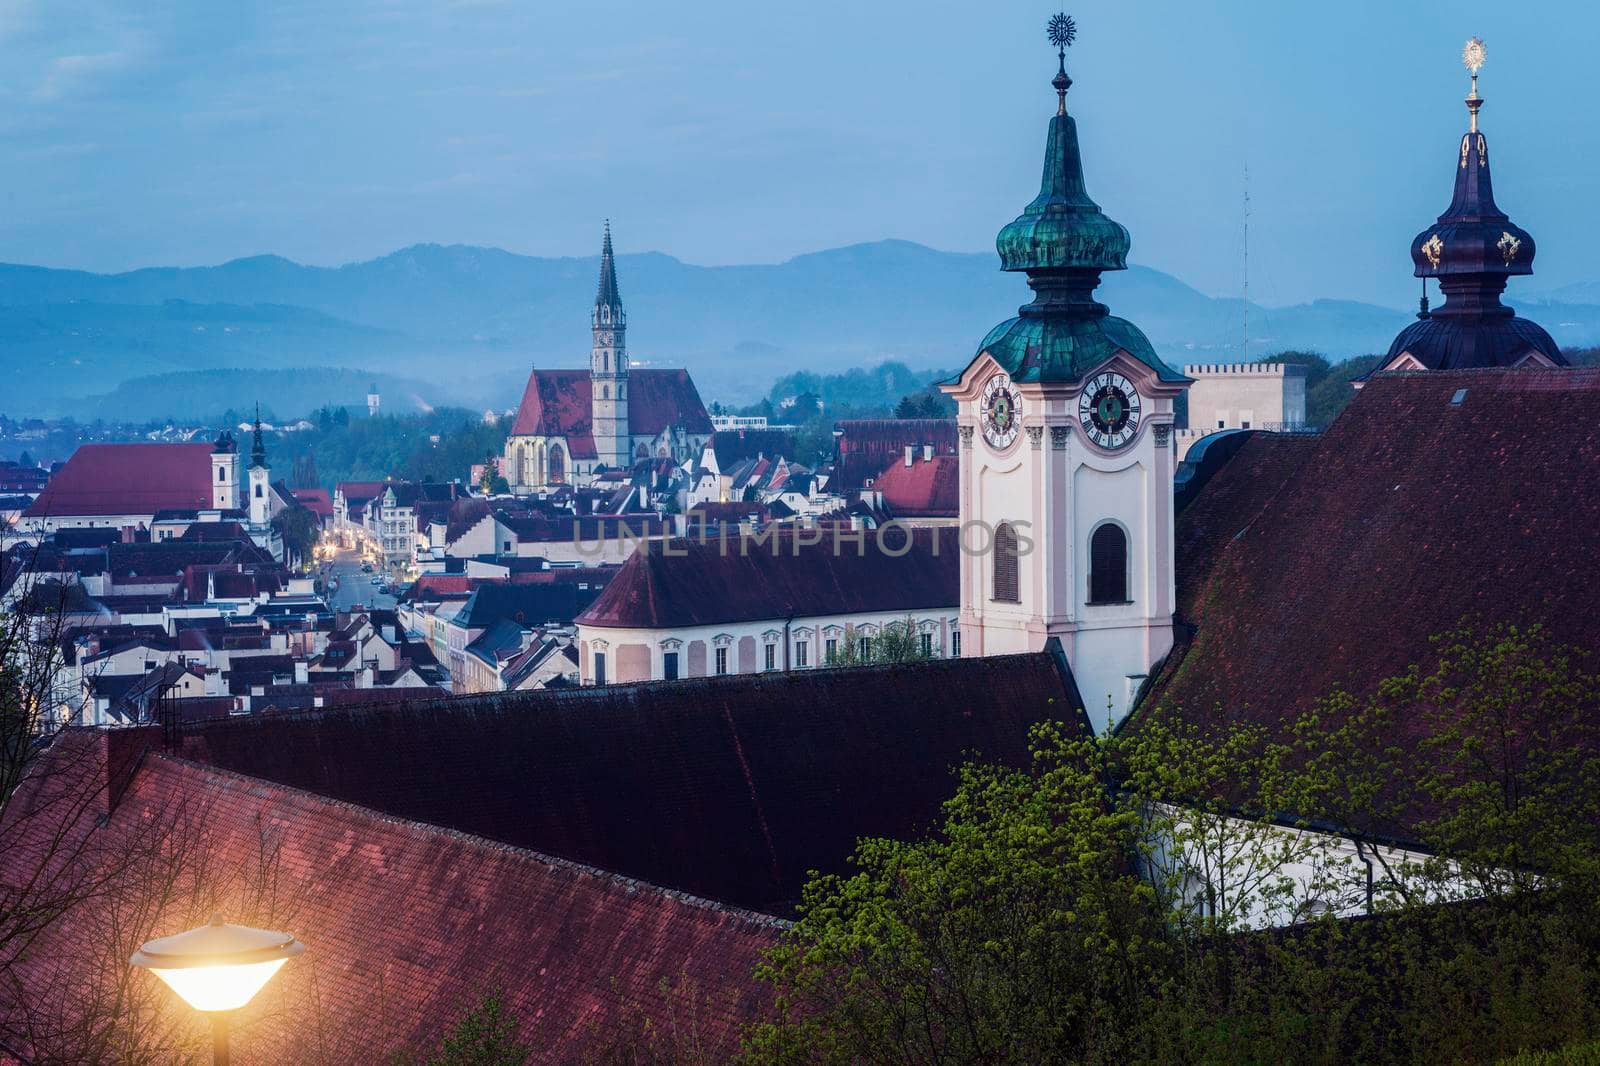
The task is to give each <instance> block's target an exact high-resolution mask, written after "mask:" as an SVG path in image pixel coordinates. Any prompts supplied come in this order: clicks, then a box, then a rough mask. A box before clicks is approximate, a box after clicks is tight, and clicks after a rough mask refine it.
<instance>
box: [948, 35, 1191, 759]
mask: <svg viewBox="0 0 1600 1066" xmlns="http://www.w3.org/2000/svg"><path fill="white" fill-rule="evenodd" d="M1075 36H1076V32H1075V27H1074V26H1073V23H1072V20H1071V19H1069V18H1067V17H1066V16H1065V15H1057V16H1055V18H1053V19H1051V21H1050V39H1051V42H1052V43H1053V44H1055V45H1056V47H1057V52H1058V60H1059V63H1058V68H1057V73H1056V76H1055V80H1054V82H1053V85H1054V86H1055V90H1056V98H1057V107H1056V113H1055V115H1054V116H1053V117H1052V118H1051V120H1050V127H1049V136H1048V139H1047V140H1046V143H1045V159H1044V176H1043V181H1042V182H1041V185H1040V189H1039V195H1038V196H1037V197H1035V198H1034V200H1033V202H1032V203H1030V204H1029V205H1028V206H1027V207H1026V208H1025V209H1024V210H1023V212H1022V214H1021V215H1020V216H1018V217H1017V219H1016V220H1015V221H1013V222H1011V223H1010V224H1009V225H1007V226H1006V227H1005V228H1004V229H1002V230H1001V231H1000V234H999V236H998V237H997V238H996V241H995V244H996V247H997V248H998V250H999V253H1000V263H1001V267H1002V269H1004V270H1010V271H1017V272H1020V273H1024V274H1026V275H1027V278H1028V286H1029V288H1031V289H1032V290H1033V292H1034V299H1033V301H1032V302H1031V303H1028V304H1025V305H1023V306H1022V307H1021V308H1019V309H1018V312H1017V315H1016V317H1014V318H1011V319H1009V320H1007V321H1005V322H1002V323H1001V324H1000V325H998V326H996V327H995V328H994V329H992V330H990V331H989V335H988V336H987V337H985V338H984V339H983V342H982V343H981V344H980V345H979V346H978V352H977V355H976V356H974V358H973V360H972V362H971V363H970V364H969V365H968V366H967V368H966V370H964V371H963V372H962V374H961V376H960V377H959V378H957V379H956V380H955V381H953V382H949V383H947V384H945V385H943V386H941V387H942V388H943V389H944V391H945V392H946V393H948V394H949V395H950V396H951V397H953V398H954V399H955V400H956V401H957V404H958V412H957V425H958V429H959V433H960V437H961V523H962V542H963V552H962V561H961V620H960V626H961V634H962V648H963V651H964V652H965V653H966V654H973V655H1002V654H1008V653H1013V652H1027V651H1038V650H1041V649H1042V648H1043V647H1044V646H1045V644H1046V642H1047V641H1049V640H1050V639H1051V638H1055V639H1056V640H1058V641H1059V642H1060V643H1061V646H1062V648H1063V650H1064V651H1065V652H1066V655H1067V659H1068V661H1069V662H1070V664H1071V666H1072V673H1073V677H1074V679H1075V680H1076V682H1077V686H1078V691H1079V694H1080V695H1081V696H1082V698H1083V702H1084V710H1085V711H1086V712H1087V713H1088V716H1089V719H1090V721H1091V722H1093V723H1094V727H1095V729H1096V730H1097V731H1104V730H1106V729H1107V728H1109V727H1110V726H1112V725H1114V724H1116V723H1117V722H1119V721H1120V720H1121V719H1122V718H1123V717H1124V716H1125V715H1126V714H1127V712H1128V711H1129V709H1130V708H1131V706H1132V702H1133V698H1134V695H1135V694H1136V693H1137V692H1138V689H1139V686H1140V685H1141V684H1142V683H1143V681H1144V679H1145V677H1146V676H1147V675H1148V674H1149V673H1150V671H1151V669H1152V668H1153V667H1154V665H1155V664H1156V663H1158V662H1159V661H1160V660H1161V658H1162V657H1163V656H1165V655H1166V654H1167V652H1168V651H1169V650H1170V649H1171V647H1172V612H1173V604H1174V599H1175V595H1176V591H1175V583H1174V580H1173V558H1174V545H1173V495H1172V493H1173V472H1174V455H1173V444H1172V425H1173V405H1174V402H1175V401H1176V400H1177V398H1178V397H1179V396H1181V395H1183V392H1184V390H1185V389H1186V388H1187V387H1188V386H1189V384H1190V381H1189V379H1188V378H1186V377H1184V376H1183V375H1182V374H1180V373H1178V372H1177V371H1175V370H1173V369H1172V368H1171V367H1169V366H1168V365H1167V364H1166V363H1165V362H1163V361H1162V360H1161V358H1160V356H1158V355H1157V354H1156V352H1155V349H1154V348H1152V347H1151V345H1150V342H1149V340H1148V339H1146V337H1145V335H1144V334H1143V333H1141V332H1140V331H1139V329H1138V327H1136V326H1134V325H1133V324H1132V323H1131V322H1127V321H1125V320H1123V319H1120V318H1116V317H1113V316H1112V315H1111V314H1110V312H1109V309H1108V308H1107V307H1106V306H1105V305H1104V304H1101V303H1098V302H1096V301H1095V299H1094V290H1095V288H1096V286H1098V285H1099V284H1100V274H1101V272H1102V271H1105V270H1124V269H1126V268H1127V255H1128V246H1129V240H1128V231H1127V230H1126V229H1124V228H1123V227H1122V226H1121V225H1120V224H1119V223H1117V222H1115V221H1113V220H1112V219H1110V218H1108V217H1107V216H1106V215H1105V214H1104V213H1103V212H1102V211H1101V210H1100V208H1099V206H1098V205H1096V204H1095V202H1094V201H1093V200H1091V199H1090V198H1089V194H1088V190H1087V189H1086V187H1085V185H1084V180H1083V163H1082V159H1081V158H1080V155H1079V151H1078V131H1077V125H1076V123H1075V122H1074V121H1073V118H1072V116H1071V115H1069V114H1067V90H1068V89H1069V88H1070V87H1071V85H1072V79H1071V78H1069V77H1068V76H1067V72H1066V49H1067V46H1068V45H1070V44H1071V43H1072V41H1073V38H1074V37H1075Z"/></svg>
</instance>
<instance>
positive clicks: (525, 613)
mask: <svg viewBox="0 0 1600 1066" xmlns="http://www.w3.org/2000/svg"><path fill="white" fill-rule="evenodd" d="M597 595H598V592H597V591H596V590H593V589H588V590H583V591H581V592H580V590H579V588H578V586H577V584H576V583H575V582H560V583H557V582H540V583H538V584H531V583H530V584H514V585H513V584H501V583H498V582H485V583H483V584H481V585H479V586H478V587H477V588H476V589H475V590H473V593H472V595H471V596H470V597H469V598H468V599H467V602H466V604H465V605H463V606H462V608H461V610H460V612H459V613H457V614H456V616H455V619H454V622H455V624H456V625H459V626H464V627H467V628H470V629H478V628H487V627H489V626H492V625H494V624H495V623H496V622H499V621H503V620H508V621H512V622H516V623H518V624H519V625H529V626H536V625H543V624H545V623H550V622H553V623H557V624H560V625H570V624H571V622H572V620H573V618H575V617H576V616H577V614H578V612H579V611H580V610H581V609H582V608H583V607H585V606H587V605H588V604H589V603H591V602H593V600H594V598H595V596H597Z"/></svg>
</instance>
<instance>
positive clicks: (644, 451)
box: [633, 441, 650, 459]
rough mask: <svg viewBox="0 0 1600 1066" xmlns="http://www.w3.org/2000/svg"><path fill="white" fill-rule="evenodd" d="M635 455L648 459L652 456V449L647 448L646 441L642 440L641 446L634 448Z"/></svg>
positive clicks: (638, 457)
mask: <svg viewBox="0 0 1600 1066" xmlns="http://www.w3.org/2000/svg"><path fill="white" fill-rule="evenodd" d="M633 457H634V458H635V459H648V458H650V449H649V448H646V447H645V446H644V442H643V441H641V442H640V443H639V446H638V447H637V448H635V449H634V450H633Z"/></svg>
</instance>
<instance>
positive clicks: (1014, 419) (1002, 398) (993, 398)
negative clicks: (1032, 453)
mask: <svg viewBox="0 0 1600 1066" xmlns="http://www.w3.org/2000/svg"><path fill="white" fill-rule="evenodd" d="M1019 400H1020V397H1019V396H1018V395H1017V390H1016V389H1014V388H1012V387H1011V379H1010V378H1008V377H1006V375H1004V374H996V375H995V376H994V377H992V378H990V379H989V381H988V383H987V384H985V385H984V386H983V397H982V398H981V399H980V400H979V401H978V416H979V419H980V420H981V421H982V422H983V439H984V440H986V441H988V442H989V447H991V448H994V449H996V450H998V449H1001V448H1009V447H1011V442H1012V441H1014V440H1016V439H1017V432H1018V429H1019V427H1020V424H1021V423H1020V421H1019V412H1018V410H1017V404H1018V402H1019Z"/></svg>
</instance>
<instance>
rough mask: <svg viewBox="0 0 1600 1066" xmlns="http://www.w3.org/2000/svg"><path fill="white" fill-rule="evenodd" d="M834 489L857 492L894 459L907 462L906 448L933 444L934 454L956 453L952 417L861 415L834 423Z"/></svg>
mask: <svg viewBox="0 0 1600 1066" xmlns="http://www.w3.org/2000/svg"><path fill="white" fill-rule="evenodd" d="M834 431H835V432H836V433H837V434H838V436H837V437H835V438H834V445H833V448H834V450H833V476H832V478H831V480H830V481H829V482H828V489H829V490H830V491H832V492H854V491H856V490H857V489H860V488H863V487H865V486H866V483H867V482H868V480H870V479H872V478H876V477H877V476H878V475H879V474H881V473H883V470H884V468H885V467H886V466H888V464H889V463H890V462H891V461H892V460H895V459H898V460H900V461H901V462H904V461H905V452H906V447H907V446H908V445H909V446H914V447H916V448H918V450H919V453H920V449H921V446H922V445H924V444H931V445H933V454H934V455H936V456H938V455H955V454H956V420H955V419H953V418H861V419H843V420H841V421H839V422H836V423H834Z"/></svg>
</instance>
